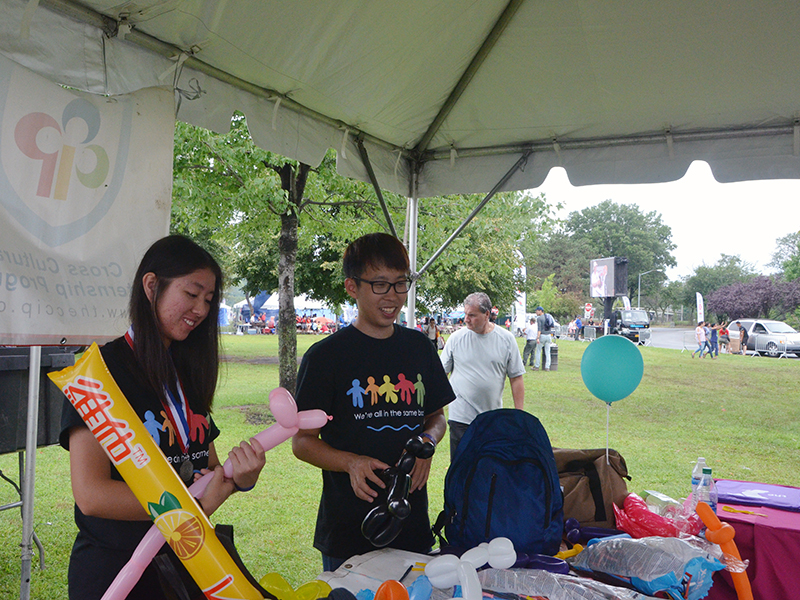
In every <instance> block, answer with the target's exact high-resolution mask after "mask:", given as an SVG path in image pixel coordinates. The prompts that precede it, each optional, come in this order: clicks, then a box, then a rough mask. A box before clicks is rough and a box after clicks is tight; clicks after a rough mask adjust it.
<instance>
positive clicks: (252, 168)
mask: <svg viewBox="0 0 800 600" xmlns="http://www.w3.org/2000/svg"><path fill="white" fill-rule="evenodd" d="M174 154H175V157H174V175H173V179H174V183H173V216H174V223H175V227H176V229H179V230H181V231H183V232H185V233H187V234H189V235H193V236H195V237H196V236H198V235H206V236H209V237H211V238H213V240H214V241H215V242H216V243H217V244H218V245H220V246H222V247H227V248H230V252H229V254H228V256H227V258H226V260H225V261H224V262H225V263H226V266H228V267H229V270H230V271H231V279H232V280H233V282H234V283H238V284H239V285H241V287H242V289H243V290H244V291H245V293H246V294H247V295H250V296H254V295H255V294H256V293H257V292H258V291H260V290H273V289H276V288H277V290H278V297H279V314H278V335H279V338H280V340H279V361H280V384H281V385H282V386H283V387H286V388H287V389H290V390H293V389H294V387H295V381H296V377H297V338H296V327H295V310H294V296H295V274H296V265H297V258H298V255H299V256H300V257H301V258H308V257H309V256H310V254H311V253H313V252H317V251H319V250H320V249H319V247H318V246H316V247H315V246H313V244H311V243H308V242H309V240H312V239H313V237H314V235H308V236H304V235H302V234H301V232H300V230H301V227H300V225H301V220H303V219H306V217H308V218H307V219H306V221H307V222H308V223H314V222H315V221H316V222H317V223H319V222H324V223H327V224H336V225H337V226H342V223H344V222H347V221H348V216H349V215H345V214H342V215H338V216H337V215H336V214H334V213H337V212H343V213H344V212H346V211H347V210H350V209H352V210H358V207H362V206H365V205H367V204H369V200H365V197H364V196H365V193H366V191H365V190H367V189H368V188H367V186H365V185H364V184H360V183H358V182H353V181H352V180H346V179H345V178H340V177H338V175H336V173H335V157H334V155H333V153H330V154H329V155H328V156H326V157H325V159H324V160H323V162H322V164H321V165H320V167H319V168H318V169H315V170H312V169H311V168H310V167H309V166H308V165H305V164H303V163H298V162H296V161H291V160H288V159H286V158H284V157H282V156H279V155H276V154H272V153H270V152H267V151H265V150H262V149H261V148H259V147H257V146H256V145H255V144H254V143H253V141H252V139H251V138H250V134H249V131H248V130H247V124H246V122H245V119H244V116H243V115H241V114H238V113H237V114H236V115H234V117H233V119H232V121H231V129H230V131H229V132H228V133H226V134H218V133H214V132H211V131H208V130H204V129H200V128H197V127H192V126H190V125H187V124H184V123H179V124H178V126H177V128H176V133H175V150H174ZM359 186H360V187H359ZM356 191H357V193H356ZM306 192H308V193H306ZM366 214H367V215H369V211H367V212H366ZM367 218H368V216H367ZM332 226H333V225H332ZM372 226H373V227H374V223H373V224H372ZM209 232H210V234H209ZM324 233H327V232H323V234H324ZM304 242H306V243H305V244H304ZM328 267H329V261H324V260H320V261H317V260H308V261H304V268H302V269H301V273H302V274H304V275H305V276H307V277H308V278H309V280H313V281H315V282H317V283H321V282H323V281H325V280H326V277H325V276H324V275H320V274H319V273H316V274H312V273H310V271H311V270H312V269H313V268H317V269H320V270H325V269H327V268H328ZM326 274H327V275H329V274H330V273H326ZM328 288H330V286H328ZM314 293H315V294H316V295H317V296H319V295H324V292H323V291H322V290H315V291H314Z"/></svg>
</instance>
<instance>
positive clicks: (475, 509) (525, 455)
mask: <svg viewBox="0 0 800 600" xmlns="http://www.w3.org/2000/svg"><path fill="white" fill-rule="evenodd" d="M563 507H564V501H563V497H562V493H561V486H560V484H559V481H558V469H557V468H556V461H555V458H554V457H553V448H552V446H551V445H550V438H549V437H548V436H547V432H546V431H545V429H544V427H543V426H542V424H541V423H540V422H539V419H537V418H536V417H534V416H533V415H531V414H530V413H527V412H525V411H522V410H517V409H513V408H501V409H498V410H492V411H489V412H485V413H482V414H480V415H478V416H477V417H476V418H475V420H474V421H473V422H472V423H471V424H470V426H469V427H468V428H467V431H466V432H465V433H464V437H463V438H461V442H460V443H459V445H458V449H457V450H456V454H455V456H454V457H453V461H452V463H451V464H450V468H449V469H448V470H447V475H446V477H445V481H444V510H443V511H442V512H441V514H440V515H439V518H438V519H437V520H436V525H435V526H434V533H436V535H437V536H438V537H439V540H440V544H442V545H450V546H455V547H458V548H464V549H469V548H474V547H475V546H477V545H478V544H480V543H481V542H488V541H490V540H492V539H494V538H496V537H507V538H509V539H510V540H511V541H512V542H513V543H514V548H515V550H516V551H517V552H523V553H526V554H549V555H553V554H556V553H557V552H558V550H559V546H560V545H561V536H562V533H563V529H564V510H563ZM442 528H444V537H445V538H446V540H442V536H441V530H442Z"/></svg>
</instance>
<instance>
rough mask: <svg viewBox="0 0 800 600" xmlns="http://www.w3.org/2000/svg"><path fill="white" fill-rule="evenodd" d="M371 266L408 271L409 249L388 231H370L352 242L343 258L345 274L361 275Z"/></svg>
mask: <svg viewBox="0 0 800 600" xmlns="http://www.w3.org/2000/svg"><path fill="white" fill-rule="evenodd" d="M369 267H372V268H373V269H378V268H380V267H386V268H387V269H394V270H395V271H403V272H404V273H408V270H409V262H408V251H407V250H406V247H405V246H403V242H401V241H400V240H398V239H397V238H396V237H394V236H392V235H389V234H388V233H368V234H367V235H363V236H361V237H360V238H358V239H357V240H355V241H354V242H352V243H351V244H350V245H349V246H348V247H347V249H346V250H345V251H344V258H343V259H342V270H343V271H344V276H345V277H346V278H353V277H361V275H362V274H363V273H364V271H365V270H367V268H369Z"/></svg>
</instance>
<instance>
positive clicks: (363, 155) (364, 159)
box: [356, 137, 397, 237]
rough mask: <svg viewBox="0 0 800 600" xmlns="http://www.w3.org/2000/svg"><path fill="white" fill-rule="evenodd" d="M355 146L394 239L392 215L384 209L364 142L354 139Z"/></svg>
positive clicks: (395, 235)
mask: <svg viewBox="0 0 800 600" xmlns="http://www.w3.org/2000/svg"><path fill="white" fill-rule="evenodd" d="M356 144H358V153H359V154H360V155H361V162H363V163H364V166H365V167H366V168H367V176H368V177H369V181H370V183H371V184H372V187H373V188H375V194H376V195H377V196H378V202H379V203H380V205H381V209H382V210H383V216H384V218H385V219H386V223H387V224H388V225H389V231H391V232H392V235H393V236H394V237H397V230H395V228H394V223H393V222H392V215H390V214H389V209H388V208H387V207H386V201H385V200H384V199H383V193H382V192H381V186H379V185H378V178H377V177H375V171H373V170H372V163H371V162H369V154H367V149H366V147H365V146H364V140H363V139H362V138H361V137H358V138H356Z"/></svg>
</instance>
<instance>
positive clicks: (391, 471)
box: [361, 436, 436, 548]
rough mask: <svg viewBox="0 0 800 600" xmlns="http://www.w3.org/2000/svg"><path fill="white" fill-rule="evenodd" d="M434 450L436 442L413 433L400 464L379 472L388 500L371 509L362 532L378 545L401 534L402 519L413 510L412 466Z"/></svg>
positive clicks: (362, 526) (379, 546) (374, 544)
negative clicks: (411, 495)
mask: <svg viewBox="0 0 800 600" xmlns="http://www.w3.org/2000/svg"><path fill="white" fill-rule="evenodd" d="M435 450H436V446H435V445H434V444H433V442H429V441H425V440H423V439H422V437H420V436H417V437H413V438H411V439H409V440H408V441H407V442H406V445H405V448H404V450H403V453H402V454H401V455H400V460H398V461H397V464H396V465H395V466H394V467H389V468H388V469H384V470H383V471H381V472H379V473H378V475H379V476H380V478H381V479H382V480H383V482H384V483H385V484H386V488H387V489H388V490H389V493H388V494H387V497H386V503H385V504H381V505H379V506H376V507H375V508H373V509H372V510H371V511H369V512H368V513H367V516H366V517H364V520H363V521H362V522H361V533H362V534H364V537H365V538H367V539H368V540H369V541H370V543H371V544H372V545H373V546H375V547H376V548H383V547H384V546H386V545H387V544H390V543H391V542H392V540H394V539H395V538H396V537H397V536H398V535H399V534H400V530H401V529H403V521H404V520H405V518H406V517H408V515H410V514H411V503H410V502H409V501H408V491H409V489H410V487H411V469H413V468H414V463H415V462H416V461H417V459H418V458H430V457H431V456H433V453H434V451H435Z"/></svg>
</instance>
